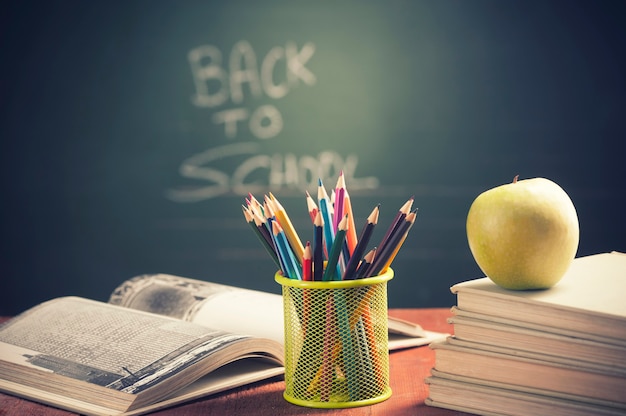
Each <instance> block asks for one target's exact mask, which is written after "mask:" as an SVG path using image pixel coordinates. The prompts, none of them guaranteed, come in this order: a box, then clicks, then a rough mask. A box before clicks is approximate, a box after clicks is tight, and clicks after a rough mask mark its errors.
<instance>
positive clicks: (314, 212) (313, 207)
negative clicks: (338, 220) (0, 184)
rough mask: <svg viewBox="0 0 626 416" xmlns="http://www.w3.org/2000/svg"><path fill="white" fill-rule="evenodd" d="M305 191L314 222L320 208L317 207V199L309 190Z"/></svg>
mask: <svg viewBox="0 0 626 416" xmlns="http://www.w3.org/2000/svg"><path fill="white" fill-rule="evenodd" d="M305 193H306V206H307V209H308V211H309V217H311V222H314V221H315V217H316V216H317V212H318V211H319V210H318V208H317V204H316V203H315V200H314V199H313V197H312V196H311V194H310V193H309V191H305Z"/></svg>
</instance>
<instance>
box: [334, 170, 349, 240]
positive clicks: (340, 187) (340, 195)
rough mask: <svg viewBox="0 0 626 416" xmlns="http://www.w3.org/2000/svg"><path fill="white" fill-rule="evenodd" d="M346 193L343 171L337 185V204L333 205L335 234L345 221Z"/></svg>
mask: <svg viewBox="0 0 626 416" xmlns="http://www.w3.org/2000/svg"><path fill="white" fill-rule="evenodd" d="M345 191H346V182H345V180H344V177H343V170H342V171H341V173H340V174H339V177H338V178H337V184H336V185H335V203H334V205H333V210H334V211H333V230H334V231H335V233H336V232H337V228H338V227H339V222H340V221H341V220H342V219H343V216H344V214H345V213H344V207H343V200H344V196H345Z"/></svg>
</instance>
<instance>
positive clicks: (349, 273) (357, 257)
mask: <svg viewBox="0 0 626 416" xmlns="http://www.w3.org/2000/svg"><path fill="white" fill-rule="evenodd" d="M379 212H380V204H378V205H376V206H375V207H374V209H373V210H372V212H371V213H370V215H369V216H368V217H367V222H366V223H365V225H364V226H363V229H362V230H361V235H360V236H359V238H358V239H357V243H356V247H355V248H354V252H353V253H352V256H351V257H350V260H349V261H348V265H347V266H346V271H345V272H344V274H343V279H344V280H351V279H353V278H354V272H355V271H356V268H357V266H358V265H359V261H361V257H362V256H363V254H364V253H365V250H366V249H367V245H368V244H369V241H370V238H371V237H372V233H373V231H374V227H375V226H376V224H377V223H378V215H379Z"/></svg>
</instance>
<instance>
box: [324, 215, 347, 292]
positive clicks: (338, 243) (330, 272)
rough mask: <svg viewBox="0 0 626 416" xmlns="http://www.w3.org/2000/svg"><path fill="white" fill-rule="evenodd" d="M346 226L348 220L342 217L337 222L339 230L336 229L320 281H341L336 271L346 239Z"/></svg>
mask: <svg viewBox="0 0 626 416" xmlns="http://www.w3.org/2000/svg"><path fill="white" fill-rule="evenodd" d="M347 226H348V219H347V218H346V217H345V216H344V217H343V219H342V220H341V221H340V222H339V228H338V229H337V235H335V240H334V241H333V245H332V247H331V250H330V252H329V254H328V262H327V264H326V270H324V275H323V277H322V280H324V281H330V280H341V275H340V274H339V273H340V271H339V270H337V269H338V266H339V265H338V264H337V262H338V261H339V255H340V254H341V250H342V248H343V242H344V240H345V237H346V228H347Z"/></svg>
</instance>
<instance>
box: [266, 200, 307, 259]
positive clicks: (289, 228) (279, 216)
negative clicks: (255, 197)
mask: <svg viewBox="0 0 626 416" xmlns="http://www.w3.org/2000/svg"><path fill="white" fill-rule="evenodd" d="M270 200H271V202H272V204H273V205H272V207H273V208H274V216H275V217H276V220H277V221H278V223H279V224H280V226H281V227H282V228H283V231H284V232H285V236H287V241H288V242H289V245H290V246H291V249H292V250H293V253H294V255H295V257H296V259H297V261H298V263H300V262H301V261H302V256H303V255H304V246H303V245H302V240H300V237H298V233H297V232H296V229H295V227H294V226H293V224H292V223H291V220H290V219H289V216H288V215H287V211H285V208H283V206H282V205H281V203H280V202H279V201H278V199H276V197H274V195H272V193H271V192H270Z"/></svg>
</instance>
